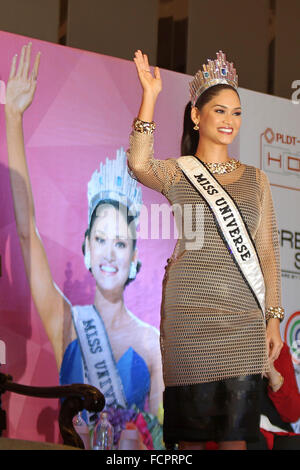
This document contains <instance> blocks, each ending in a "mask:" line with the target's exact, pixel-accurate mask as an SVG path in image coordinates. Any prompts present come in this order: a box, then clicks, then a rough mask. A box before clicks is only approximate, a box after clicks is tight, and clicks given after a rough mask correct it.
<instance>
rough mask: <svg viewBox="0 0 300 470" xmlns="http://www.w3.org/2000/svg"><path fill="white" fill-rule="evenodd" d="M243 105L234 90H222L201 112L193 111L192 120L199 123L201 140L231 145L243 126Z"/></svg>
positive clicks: (194, 109)
mask: <svg viewBox="0 0 300 470" xmlns="http://www.w3.org/2000/svg"><path fill="white" fill-rule="evenodd" d="M241 111H242V110H241V103H240V100H239V97H238V95H237V94H236V92H235V91H234V90H230V89H226V90H222V91H220V92H219V93H218V95H216V96H215V97H213V98H212V99H211V101H209V102H208V103H206V104H205V105H204V106H203V108H202V109H201V111H199V110H198V109H197V108H193V109H192V120H193V121H194V122H198V125H199V133H200V139H203V138H205V139H209V140H210V141H212V142H214V143H216V144H221V145H222V144H223V145H228V144H231V143H232V141H233V140H234V138H235V137H236V136H237V134H238V132H239V129H240V126H241Z"/></svg>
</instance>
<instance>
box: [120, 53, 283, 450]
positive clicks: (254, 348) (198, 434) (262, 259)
mask: <svg viewBox="0 0 300 470" xmlns="http://www.w3.org/2000/svg"><path fill="white" fill-rule="evenodd" d="M217 57H218V58H217V60H215V61H209V63H208V66H204V69H203V71H199V72H198V74H196V76H195V78H194V80H193V82H192V83H191V103H190V105H189V111H188V113H186V118H185V123H184V135H183V139H182V153H181V154H182V155H185V157H181V158H177V159H176V158H168V159H166V160H158V159H156V158H154V157H153V131H154V128H155V124H154V122H153V115H154V109H155V104H156V100H157V97H158V95H159V93H160V91H161V90H162V80H161V77H160V71H159V69H158V68H157V67H155V69H154V74H153V73H152V72H151V70H150V67H149V63H148V58H147V56H146V55H145V54H143V53H142V52H141V51H137V52H136V53H135V57H134V62H135V65H136V68H137V73H138V77H139V80H140V83H141V85H142V89H143V95H142V102H141V106H140V110H139V113H138V116H137V118H136V119H135V121H134V125H133V131H132V133H131V136H130V148H129V150H128V153H127V154H128V166H129V171H130V172H131V174H132V175H133V176H134V177H135V178H136V179H137V180H138V181H139V182H141V183H142V184H144V185H145V186H148V187H150V188H152V189H154V190H156V191H159V192H161V193H162V194H163V195H164V196H165V197H166V198H167V199H168V201H169V202H170V203H171V204H172V205H173V204H177V205H178V204H179V205H180V206H181V207H182V214H183V213H184V208H185V206H186V205H191V206H192V207H193V209H195V208H196V207H199V205H200V208H201V210H202V212H203V217H204V218H203V220H204V226H203V235H204V237H203V243H202V245H201V246H200V247H199V246H197V245H195V247H194V249H193V247H191V246H190V245H187V242H188V238H189V237H188V234H187V233H183V235H182V237H181V238H180V239H178V241H177V244H176V246H175V249H174V252H173V254H172V256H171V258H170V259H169V260H168V263H167V266H166V271H165V277H164V281H163V301H162V306H161V351H162V360H163V374H164V383H165V391H164V439H165V442H166V445H167V447H170V448H171V447H172V446H173V445H174V444H175V443H178V444H179V448H180V449H204V448H205V442H206V441H211V440H214V441H216V442H218V443H219V449H246V441H248V442H250V441H251V440H255V439H256V438H257V435H258V433H259V390H260V384H261V377H262V375H263V374H264V373H266V371H268V369H269V363H270V362H271V363H272V362H274V360H275V359H276V358H277V357H278V355H279V353H280V350H281V348H282V340H281V337H280V329H279V323H280V320H282V318H283V311H284V310H283V309H282V307H281V273H280V259H279V244H278V235H277V224H276V217H275V213H274V206H273V202H272V196H271V190H270V184H269V181H268V178H267V176H266V174H265V173H264V172H263V171H262V170H260V169H258V168H255V167H254V166H252V165H247V164H244V163H241V162H239V161H237V160H236V159H233V158H230V156H229V154H228V145H229V144H231V143H232V141H233V140H234V138H235V137H236V136H237V134H238V132H239V129H240V125H241V102H240V98H239V95H238V92H237V75H236V73H235V69H233V65H232V64H229V63H228V62H227V60H226V57H225V55H224V54H223V53H222V52H221V51H220V52H219V53H218V54H217ZM187 167H189V169H187ZM193 168H195V170H194V178H195V181H194V183H193V184H191V181H192V180H191V176H189V175H191V172H192V171H193ZM196 170H197V171H196ZM199 170H200V173H199ZM195 172H196V173H195ZM196 180H197V181H196ZM216 192H217V193H219V195H220V194H222V197H218V199H213V198H214V197H215V196H216V195H215V194H214V193H216ZM199 193H200V194H199ZM225 200H228V204H227V203H226V204H227V205H225V206H224V205H223V203H224V204H225ZM218 206H219V207H218ZM195 213H196V210H193V212H192V221H191V222H192V224H191V225H192V227H195V226H197V220H196V219H195ZM226 213H227V215H226ZM234 214H235V216H234ZM233 216H234V217H233ZM230 217H233V219H232V218H231V219H230ZM226 218H227V220H226ZM221 219H222V220H221ZM225 220H226V222H225ZM228 220H229V222H228ZM237 221H239V222H238V223H237ZM230 226H231V227H233V229H230ZM229 229H230V231H229ZM230 237H231V238H230ZM247 247H249V249H248V248H247ZM250 258H251V259H252V261H253V264H251V266H252V268H253V271H252V268H250V263H252V261H250Z"/></svg>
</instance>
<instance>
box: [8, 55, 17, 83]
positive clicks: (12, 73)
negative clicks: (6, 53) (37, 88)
mask: <svg viewBox="0 0 300 470" xmlns="http://www.w3.org/2000/svg"><path fill="white" fill-rule="evenodd" d="M17 59H18V54H15V55H14V57H13V60H12V62H11V67H10V73H9V79H11V78H13V77H14V76H15V73H16V68H17Z"/></svg>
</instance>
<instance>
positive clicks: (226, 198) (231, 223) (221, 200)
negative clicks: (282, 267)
mask: <svg viewBox="0 0 300 470" xmlns="http://www.w3.org/2000/svg"><path fill="white" fill-rule="evenodd" d="M177 162H178V164H179V166H180V168H181V170H182V171H183V173H184V174H185V176H186V177H187V178H188V179H189V181H190V182H191V184H192V185H193V186H194V188H195V189H197V191H198V192H199V193H200V195H201V196H202V198H203V199H204V200H205V201H206V202H207V203H208V205H209V207H210V208H211V210H212V212H213V215H214V219H215V222H216V225H217V228H218V231H219V233H220V235H221V236H222V238H223V239H224V241H225V242H226V246H227V248H228V250H229V252H230V254H231V255H232V257H233V259H234V261H235V263H236V265H237V266H238V268H239V271H240V273H241V274H242V276H243V278H244V280H245V282H246V283H247V285H248V287H249V288H250V290H251V292H252V294H253V296H254V298H255V300H256V302H257V304H258V306H259V307H260V309H261V311H262V314H263V317H264V316H265V282H264V277H263V274H262V271H261V267H260V262H259V258H258V255H257V252H256V248H255V245H254V243H253V241H252V237H251V234H250V232H249V230H248V227H247V225H246V223H245V221H244V220H243V216H242V214H241V213H240V211H239V208H238V206H237V204H236V203H235V201H234V200H233V199H232V197H231V196H230V195H229V194H228V192H227V191H226V190H225V189H224V188H223V186H222V185H221V184H220V183H219V182H218V181H217V179H216V178H215V177H214V176H213V174H212V173H211V172H210V171H209V170H208V169H207V168H206V167H205V165H203V163H202V162H201V161H200V160H198V159H197V158H196V157H193V156H187V157H180V158H178V159H177Z"/></svg>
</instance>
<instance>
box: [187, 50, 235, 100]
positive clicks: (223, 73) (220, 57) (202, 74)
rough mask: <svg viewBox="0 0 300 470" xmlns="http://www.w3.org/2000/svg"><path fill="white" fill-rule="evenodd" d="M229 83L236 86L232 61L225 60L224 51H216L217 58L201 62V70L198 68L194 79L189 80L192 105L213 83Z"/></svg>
mask: <svg viewBox="0 0 300 470" xmlns="http://www.w3.org/2000/svg"><path fill="white" fill-rule="evenodd" d="M220 84H223V85H230V86H232V87H233V88H235V89H237V88H238V75H237V73H236V69H235V68H234V67H233V63H232V62H228V61H227V60H226V55H225V54H224V52H222V51H219V52H217V59H215V60H211V59H208V60H207V65H205V64H203V70H198V72H197V73H196V75H195V76H194V79H193V80H192V81H191V82H190V84H189V85H190V95H191V103H192V106H195V104H196V102H197V100H198V98H199V96H201V95H202V93H203V92H204V91H205V90H207V89H208V88H210V87H212V86H214V85H220Z"/></svg>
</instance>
